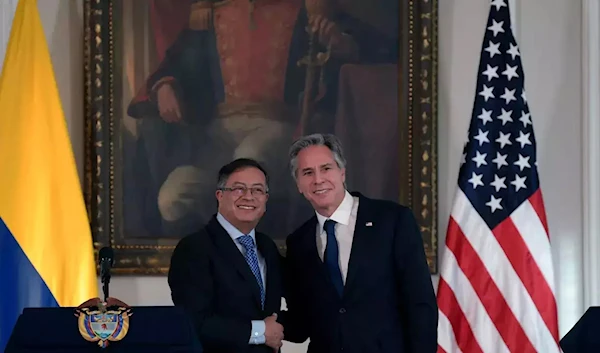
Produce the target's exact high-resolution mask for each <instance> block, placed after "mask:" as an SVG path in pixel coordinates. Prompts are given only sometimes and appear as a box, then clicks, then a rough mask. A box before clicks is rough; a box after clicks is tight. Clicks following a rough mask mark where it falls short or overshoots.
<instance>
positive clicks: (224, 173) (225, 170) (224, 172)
mask: <svg viewBox="0 0 600 353" xmlns="http://www.w3.org/2000/svg"><path fill="white" fill-rule="evenodd" d="M246 168H256V169H258V170H260V171H261V172H262V173H263V174H264V175H265V182H266V187H267V192H268V191H269V174H267V171H266V170H265V168H263V166H262V165H260V163H258V162H257V161H256V160H254V159H252V158H238V159H236V160H234V161H232V162H230V163H227V164H225V165H224V166H222V167H221V169H220V170H219V175H218V178H217V190H220V189H222V188H224V187H225V185H227V180H228V179H229V177H230V176H231V174H233V173H235V172H237V171H238V170H241V169H246Z"/></svg>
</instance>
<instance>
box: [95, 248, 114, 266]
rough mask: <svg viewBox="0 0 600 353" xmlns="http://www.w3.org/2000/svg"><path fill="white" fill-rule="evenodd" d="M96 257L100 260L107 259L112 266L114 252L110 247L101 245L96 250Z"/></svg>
mask: <svg viewBox="0 0 600 353" xmlns="http://www.w3.org/2000/svg"><path fill="white" fill-rule="evenodd" d="M98 259H99V261H100V262H102V261H107V262H108V263H109V264H110V265H111V266H112V265H113V264H114V262H115V252H114V251H113V249H112V248H109V247H103V248H102V249H100V251H99V252H98Z"/></svg>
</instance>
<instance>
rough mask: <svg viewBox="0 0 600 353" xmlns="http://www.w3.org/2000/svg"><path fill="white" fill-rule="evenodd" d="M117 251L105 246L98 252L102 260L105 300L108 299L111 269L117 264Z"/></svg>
mask: <svg viewBox="0 0 600 353" xmlns="http://www.w3.org/2000/svg"><path fill="white" fill-rule="evenodd" d="M114 257H115V253H114V251H113V249H112V248H109V247H104V248H102V249H100V252H99V253H98V261H99V262H100V278H101V279H102V283H103V286H102V291H103V292H104V301H105V302H106V300H107V299H108V284H109V283H110V269H111V267H112V266H113V265H114V264H115V259H114Z"/></svg>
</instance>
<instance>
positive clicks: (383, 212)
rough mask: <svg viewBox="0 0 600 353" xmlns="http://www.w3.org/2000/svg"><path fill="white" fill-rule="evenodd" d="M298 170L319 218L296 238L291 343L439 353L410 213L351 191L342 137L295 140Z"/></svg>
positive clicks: (316, 349)
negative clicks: (346, 178) (346, 172)
mask: <svg viewBox="0 0 600 353" xmlns="http://www.w3.org/2000/svg"><path fill="white" fill-rule="evenodd" d="M290 166H291V169H292V174H293V176H294V178H295V180H296V184H297V187H298V190H299V191H300V193H301V194H302V195H304V197H305V198H306V199H307V200H308V201H309V202H310V203H311V205H312V206H313V208H314V210H315V216H313V217H312V218H311V219H309V220H308V221H307V222H306V223H304V224H303V225H302V226H300V228H298V229H297V230H296V231H295V232H294V233H293V234H291V235H290V236H289V237H288V238H287V256H286V257H287V259H286V262H287V269H288V271H289V272H288V273H287V274H286V276H287V279H288V281H287V282H288V283H287V284H286V287H287V292H286V294H285V297H286V301H287V307H288V313H287V314H288V315H289V317H287V318H286V321H285V322H284V325H285V327H286V338H285V339H286V340H289V341H292V342H302V341H305V340H306V339H307V338H310V344H309V349H308V352H309V353H337V352H343V353H355V352H356V353H359V352H360V353H435V352H436V350H437V320H438V308H437V303H436V298H435V293H434V289H433V285H432V283H431V277H430V274H429V269H428V266H427V260H426V257H425V252H424V248H423V241H422V238H421V235H420V232H419V227H418V226H417V223H416V221H415V218H414V217H413V215H412V213H411V211H410V210H409V209H408V208H407V207H404V206H401V205H399V204H397V203H394V202H391V201H383V200H374V199H370V198H367V197H365V196H363V195H361V194H360V193H352V194H351V193H349V192H348V191H346V187H345V159H344V155H343V151H342V146H341V144H340V143H339V141H338V139H337V138H336V137H335V136H333V135H324V134H314V135H309V136H305V137H303V138H301V139H299V140H298V141H296V142H294V144H293V145H292V147H291V148H290Z"/></svg>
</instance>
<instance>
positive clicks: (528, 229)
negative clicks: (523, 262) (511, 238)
mask: <svg viewBox="0 0 600 353" xmlns="http://www.w3.org/2000/svg"><path fill="white" fill-rule="evenodd" d="M510 218H511V219H512V221H513V223H514V224H515V227H517V230H518V231H519V233H520V234H522V235H524V236H523V240H524V241H525V243H526V244H527V248H528V249H529V252H531V256H533V259H534V260H535V263H536V264H537V265H538V267H539V268H540V271H541V272H542V274H543V275H544V278H545V279H546V283H547V284H548V286H549V287H550V289H551V290H552V293H553V294H554V293H556V292H555V289H554V270H553V265H552V249H551V248H550V241H549V240H548V235H547V234H546V229H545V228H544V225H543V224H542V221H540V218H539V217H538V215H537V212H535V210H534V209H533V206H532V205H531V203H530V202H529V201H526V202H523V203H522V204H521V206H519V207H517V209H516V210H515V211H514V212H513V213H512V214H511V215H510Z"/></svg>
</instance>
